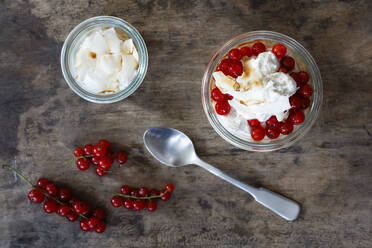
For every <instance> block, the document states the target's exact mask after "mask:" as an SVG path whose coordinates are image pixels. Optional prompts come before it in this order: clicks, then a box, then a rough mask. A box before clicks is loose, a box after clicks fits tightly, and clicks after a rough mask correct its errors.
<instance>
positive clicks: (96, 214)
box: [92, 208, 105, 220]
mask: <svg viewBox="0 0 372 248" xmlns="http://www.w3.org/2000/svg"><path fill="white" fill-rule="evenodd" d="M92 215H93V216H94V217H97V218H98V219H100V220H103V219H104V218H105V211H104V210H103V209H102V208H96V209H94V210H93V213H92Z"/></svg>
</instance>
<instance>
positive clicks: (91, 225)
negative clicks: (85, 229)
mask: <svg viewBox="0 0 372 248" xmlns="http://www.w3.org/2000/svg"><path fill="white" fill-rule="evenodd" d="M99 222H100V220H99V219H98V218H97V217H90V218H89V219H88V226H89V229H90V230H94V229H95V228H96V226H97V225H98V223H99Z"/></svg>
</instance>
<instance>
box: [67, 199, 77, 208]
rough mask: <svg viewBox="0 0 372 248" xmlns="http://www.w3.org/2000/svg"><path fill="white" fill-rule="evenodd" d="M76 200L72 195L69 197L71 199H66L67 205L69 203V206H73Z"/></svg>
mask: <svg viewBox="0 0 372 248" xmlns="http://www.w3.org/2000/svg"><path fill="white" fill-rule="evenodd" d="M77 201H78V200H77V199H76V198H74V197H71V199H70V200H69V201H68V205H70V206H71V207H73V206H74V203H75V202H77Z"/></svg>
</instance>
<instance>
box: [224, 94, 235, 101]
mask: <svg viewBox="0 0 372 248" xmlns="http://www.w3.org/2000/svg"><path fill="white" fill-rule="evenodd" d="M224 96H225V98H226V99H227V100H232V99H234V97H233V96H232V95H229V94H227V93H226V94H224Z"/></svg>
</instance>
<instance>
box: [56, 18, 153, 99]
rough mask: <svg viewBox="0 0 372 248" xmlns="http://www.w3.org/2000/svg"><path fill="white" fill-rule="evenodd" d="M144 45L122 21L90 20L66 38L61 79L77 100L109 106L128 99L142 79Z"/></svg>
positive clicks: (81, 24) (109, 19) (62, 53)
mask: <svg viewBox="0 0 372 248" xmlns="http://www.w3.org/2000/svg"><path fill="white" fill-rule="evenodd" d="M147 66H148V54H147V48H146V44H145V42H144V40H143V38H142V36H141V35H140V34H139V32H138V31H137V30H136V29H135V28H134V27H133V26H132V25H130V24H129V23H127V22H126V21H124V20H122V19H120V18H117V17H112V16H98V17H93V18H90V19H88V20H86V21H84V22H82V23H80V24H79V25H77V26H76V27H75V28H74V29H73V30H72V31H71V32H70V34H69V35H68V37H67V39H66V41H65V43H64V44H63V48H62V52H61V67H62V73H63V76H64V78H65V80H66V82H67V84H68V85H69V86H70V88H71V89H72V90H73V91H74V92H75V93H76V94H78V95H79V96H80V97H82V98H84V99H85V100H88V101H90V102H95V103H113V102H117V101H120V100H122V99H124V98H126V97H128V96H129V95H131V94H132V93H133V92H134V91H135V90H136V89H137V88H138V87H139V86H140V84H141V83H142V81H143V79H144V78H145V75H146V72H147Z"/></svg>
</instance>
